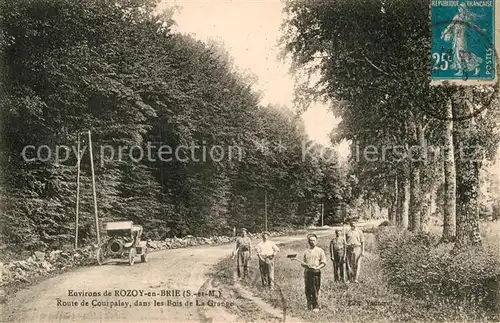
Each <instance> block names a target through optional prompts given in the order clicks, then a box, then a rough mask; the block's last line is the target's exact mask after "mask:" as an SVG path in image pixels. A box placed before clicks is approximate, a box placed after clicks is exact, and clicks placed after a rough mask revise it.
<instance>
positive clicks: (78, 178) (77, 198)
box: [75, 134, 80, 249]
mask: <svg viewBox="0 0 500 323" xmlns="http://www.w3.org/2000/svg"><path fill="white" fill-rule="evenodd" d="M77 150H78V156H77V157H76V167H77V171H76V219H75V249H78V211H79V207H80V134H78V146H77Z"/></svg>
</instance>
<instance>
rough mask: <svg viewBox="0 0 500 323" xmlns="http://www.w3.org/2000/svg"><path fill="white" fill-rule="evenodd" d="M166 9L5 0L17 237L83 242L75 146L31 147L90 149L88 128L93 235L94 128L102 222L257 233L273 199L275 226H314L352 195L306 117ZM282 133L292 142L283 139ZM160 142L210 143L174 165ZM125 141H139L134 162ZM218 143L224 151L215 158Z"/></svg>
mask: <svg viewBox="0 0 500 323" xmlns="http://www.w3.org/2000/svg"><path fill="white" fill-rule="evenodd" d="M155 7H156V1H153V0H121V1H114V0H113V1H111V0H105V1H94V0H85V1H77V2H75V1H69V0H42V1H38V0H36V1H35V0H23V1H10V0H9V1H5V2H2V4H1V8H0V23H1V26H0V53H1V55H2V62H3V65H2V68H3V71H2V74H1V75H2V78H1V80H0V81H1V82H0V86H1V88H0V91H1V93H0V111H1V118H2V141H1V144H2V156H1V166H2V172H1V175H2V176H1V180H2V182H1V185H0V187H1V192H0V194H1V195H0V196H1V205H2V210H1V211H2V221H3V225H2V228H3V230H2V235H3V238H4V239H5V241H6V242H8V243H10V244H12V245H14V244H15V245H18V246H19V247H23V248H27V249H36V248H46V247H56V246H59V245H61V244H66V243H69V242H71V239H72V237H73V234H74V228H73V225H74V224H73V223H74V220H75V197H76V178H77V170H76V167H75V165H76V163H77V158H76V154H75V152H74V151H73V152H70V153H69V155H68V156H69V157H68V159H67V160H66V161H57V160H55V159H54V155H52V158H47V159H46V160H44V161H40V160H37V161H26V160H25V159H24V158H23V157H22V154H21V153H22V150H23V148H24V147H26V146H27V145H33V146H34V149H31V150H29V152H30V154H29V155H28V157H30V158H31V157H35V156H34V154H35V153H36V151H37V149H38V148H39V147H40V146H42V145H47V146H48V147H50V148H51V149H52V153H53V154H54V153H55V152H54V149H55V147H56V145H66V146H68V147H72V149H74V150H75V151H76V143H77V136H78V134H81V136H80V141H81V145H82V148H83V149H84V154H83V157H82V160H81V172H82V173H81V185H80V186H81V194H80V201H81V205H80V230H79V237H80V239H81V240H82V241H91V240H94V235H95V228H94V222H93V216H94V213H93V200H92V183H91V179H90V178H91V177H90V174H91V173H90V163H89V148H88V139H87V131H88V130H90V131H91V133H92V141H93V153H94V161H95V173H96V188H97V201H98V210H99V217H100V219H101V222H100V224H101V225H102V222H104V221H108V220H119V219H129V220H133V221H134V222H136V223H139V224H142V225H143V226H144V227H145V229H146V233H147V234H148V235H151V236H152V237H154V238H156V239H158V238H163V237H166V236H174V235H177V236H179V235H180V236H184V235H187V234H193V235H210V234H215V233H226V234H227V233H229V232H231V231H232V228H233V226H236V227H241V226H246V227H248V228H249V229H250V230H252V231H257V230H262V229H263V228H264V201H265V198H267V201H268V203H267V204H268V218H269V223H268V227H269V228H274V227H277V226H285V225H291V226H298V225H300V226H302V225H307V224H311V223H314V221H316V219H317V216H318V210H319V208H318V203H322V202H328V203H336V201H337V200H336V199H338V197H339V196H340V195H342V196H343V198H344V199H346V198H347V197H346V196H345V194H340V193H341V192H347V191H348V190H346V188H345V186H346V185H347V184H345V182H344V181H343V180H342V178H343V177H342V176H340V175H339V166H338V165H336V164H335V163H333V162H325V161H323V160H321V159H318V158H316V157H315V156H316V155H315V154H317V153H315V152H311V153H308V154H306V156H303V146H302V145H303V143H304V142H307V136H306V134H305V130H304V128H303V125H302V124H301V122H300V119H297V117H296V116H294V115H293V114H291V113H290V112H288V110H287V109H286V108H282V107H277V106H262V105H261V104H260V103H259V101H260V98H259V96H258V94H256V93H255V92H254V91H253V90H252V84H253V83H252V82H253V79H252V77H250V76H246V75H243V74H242V73H240V72H238V71H237V70H236V68H235V66H234V65H233V64H232V62H231V59H230V57H229V56H228V54H227V53H226V52H225V51H224V50H223V49H222V48H221V47H220V46H219V45H218V44H215V43H209V44H206V43H203V42H201V41H198V40H195V39H194V38H192V37H190V36H185V35H181V34H177V33H174V32H172V31H171V30H170V27H171V26H172V24H173V23H174V22H173V20H172V12H168V11H167V12H164V13H163V14H155V13H154V9H155ZM262 142H266V143H268V145H267V146H266V147H267V149H264V148H262V147H261V146H259V145H258V144H257V143H262ZM278 142H282V145H283V146H284V147H285V149H286V150H284V151H280V150H278V149H276V147H275V146H276V144H277V143H278ZM106 145H108V146H111V147H113V148H114V156H111V148H105V149H103V147H104V146H106ZM160 145H168V146H169V147H170V148H171V149H172V150H173V151H175V149H176V148H177V147H180V146H183V145H184V146H188V148H189V147H194V146H198V148H196V150H195V151H193V150H189V149H183V150H180V151H183V152H184V154H182V153H181V154H180V155H179V156H176V157H174V158H172V160H168V161H161V160H160V159H159V157H158V153H159V152H158V147H159V146H160ZM119 146H122V147H128V150H124V154H123V156H124V157H123V158H118V156H117V155H118V152H117V149H118V147H119ZM133 146H138V147H141V148H142V149H143V151H144V153H145V154H146V153H147V151H148V146H153V148H151V151H152V155H153V157H155V158H150V159H148V158H146V157H145V156H143V158H142V159H141V158H140V156H139V155H140V152H139V149H138V148H136V149H135V150H134V152H133V153H129V152H130V148H131V147H133ZM214 146H220V147H222V149H223V150H224V152H223V153H224V154H225V155H224V158H218V156H219V155H217V153H214V154H213V155H210V154H209V151H210V149H211V148H212V147H214ZM231 146H232V147H233V148H234V149H233V150H232V153H233V158H229V156H228V154H229V150H230V149H231V148H230V147H231ZM155 147H156V148H155ZM203 147H206V153H205V155H203V152H204V149H205V148H203ZM320 148H321V147H320ZM70 149H71V148H70ZM42 152H43V154H42V157H46V154H47V150H42ZM63 152H64V151H63ZM216 152H217V151H216ZM218 152H219V153H220V150H218ZM240 154H241V155H240ZM203 156H206V158H205V159H203ZM213 156H215V157H213ZM112 157H113V158H112ZM167 157H173V156H172V155H169V156H167ZM199 159H201V161H199ZM333 159H335V158H333ZM325 185H328V187H327V188H324V187H325Z"/></svg>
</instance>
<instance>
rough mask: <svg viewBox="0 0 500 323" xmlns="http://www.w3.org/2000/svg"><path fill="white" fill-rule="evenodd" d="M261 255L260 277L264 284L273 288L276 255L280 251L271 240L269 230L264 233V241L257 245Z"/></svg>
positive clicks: (258, 255)
mask: <svg viewBox="0 0 500 323" xmlns="http://www.w3.org/2000/svg"><path fill="white" fill-rule="evenodd" d="M255 249H256V251H257V257H259V269H260V277H261V279H262V285H263V286H265V287H269V288H272V287H273V286H274V257H275V256H276V254H277V253H278V252H279V251H280V249H279V248H278V246H277V245H276V244H275V243H274V242H272V241H271V240H269V232H267V231H265V232H263V233H262V241H261V242H259V244H257V247H255Z"/></svg>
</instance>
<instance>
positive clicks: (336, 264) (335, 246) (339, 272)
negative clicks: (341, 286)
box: [330, 230, 346, 282]
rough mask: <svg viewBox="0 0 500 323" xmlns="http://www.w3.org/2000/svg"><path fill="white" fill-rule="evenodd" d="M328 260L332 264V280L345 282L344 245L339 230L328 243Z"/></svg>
mask: <svg viewBox="0 0 500 323" xmlns="http://www.w3.org/2000/svg"><path fill="white" fill-rule="evenodd" d="M330 259H331V260H332V262H333V277H334V280H335V281H336V282H338V281H342V282H345V275H344V267H345V259H346V243H345V237H344V233H343V232H342V231H341V230H335V237H334V238H333V239H332V241H330Z"/></svg>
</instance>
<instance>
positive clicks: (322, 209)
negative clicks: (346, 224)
mask: <svg viewBox="0 0 500 323" xmlns="http://www.w3.org/2000/svg"><path fill="white" fill-rule="evenodd" d="M324 209H325V207H324V205H323V203H321V227H323V211H324Z"/></svg>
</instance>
